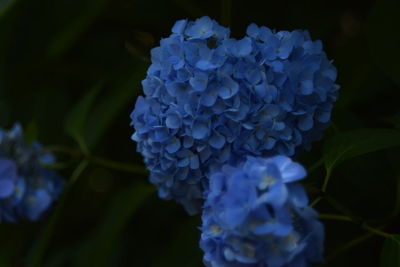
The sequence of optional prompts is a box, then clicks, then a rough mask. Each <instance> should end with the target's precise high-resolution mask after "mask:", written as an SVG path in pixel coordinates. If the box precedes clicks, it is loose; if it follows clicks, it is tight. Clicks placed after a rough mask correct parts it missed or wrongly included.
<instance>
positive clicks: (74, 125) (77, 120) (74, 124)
mask: <svg viewBox="0 0 400 267" xmlns="http://www.w3.org/2000/svg"><path fill="white" fill-rule="evenodd" d="M103 84H104V83H103V82H99V83H98V84H97V85H95V86H94V88H92V89H91V90H89V91H88V92H87V93H86V94H85V95H84V96H83V97H82V99H81V100H80V101H79V102H78V103H77V104H76V105H75V106H74V107H73V108H72V109H71V111H70V112H69V114H68V115H67V118H66V120H65V130H66V132H67V133H68V134H69V135H70V136H71V137H72V138H74V139H75V141H76V142H77V143H78V144H79V146H80V147H81V149H82V150H83V151H84V152H87V151H86V150H87V148H86V145H85V143H86V142H85V140H84V137H83V132H84V129H85V124H86V122H87V119H88V116H89V112H90V110H91V108H92V106H93V102H94V100H95V99H96V96H97V94H98V93H99V91H100V90H101V88H102V87H103Z"/></svg>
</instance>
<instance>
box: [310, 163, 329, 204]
mask: <svg viewBox="0 0 400 267" xmlns="http://www.w3.org/2000/svg"><path fill="white" fill-rule="evenodd" d="M331 175H332V168H326V175H325V178H324V183H323V184H322V188H321V194H325V192H326V189H327V187H328V183H329V179H330V178H331ZM321 200H322V196H319V197H317V198H316V199H315V200H314V201H313V202H312V203H311V207H313V206H315V205H317V204H318V202H320V201H321Z"/></svg>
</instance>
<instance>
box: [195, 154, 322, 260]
mask: <svg viewBox="0 0 400 267" xmlns="http://www.w3.org/2000/svg"><path fill="white" fill-rule="evenodd" d="M305 175H306V171H305V169H304V168H303V167H302V166H301V165H300V164H298V163H294V162H292V160H291V159H290V158H288V157H285V156H275V157H271V158H267V159H263V158H258V157H257V158H256V157H250V156H249V157H247V159H246V161H245V162H244V163H240V164H239V165H238V166H237V167H233V166H230V165H224V166H223V167H222V169H221V171H219V172H215V173H213V174H212V175H211V176H210V188H209V191H207V192H206V195H207V200H206V202H205V206H204V212H203V217H202V220H203V226H202V235H201V241H200V246H201V248H202V249H203V250H204V252H205V255H204V262H205V264H206V265H207V266H212V267H219V266H254V267H256V266H265V267H267V266H268V267H281V266H285V267H286V266H287V267H290V266H292V267H300V266H304V267H305V266H309V265H310V263H312V262H319V261H321V260H322V253H323V240H324V229H323V226H322V224H321V223H320V222H319V221H317V213H316V212H315V211H314V210H313V209H312V208H311V207H309V206H308V199H307V195H306V193H305V191H304V190H303V188H302V187H301V185H298V184H294V183H293V182H295V181H298V180H300V179H303V178H304V177H305Z"/></svg>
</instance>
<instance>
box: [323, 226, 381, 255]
mask: <svg viewBox="0 0 400 267" xmlns="http://www.w3.org/2000/svg"><path fill="white" fill-rule="evenodd" d="M372 236H374V234H373V233H371V232H368V233H366V234H364V235H362V236H359V237H356V238H354V239H352V240H350V241H349V242H347V243H345V244H344V245H343V246H340V247H339V248H337V249H336V250H334V251H333V252H332V253H330V254H329V255H328V256H327V257H326V260H327V261H331V260H332V259H334V258H336V257H337V256H338V255H340V254H341V253H343V252H345V251H346V250H349V249H351V248H352V247H355V246H357V245H358V244H360V243H362V242H363V241H365V240H367V239H368V238H371V237H372Z"/></svg>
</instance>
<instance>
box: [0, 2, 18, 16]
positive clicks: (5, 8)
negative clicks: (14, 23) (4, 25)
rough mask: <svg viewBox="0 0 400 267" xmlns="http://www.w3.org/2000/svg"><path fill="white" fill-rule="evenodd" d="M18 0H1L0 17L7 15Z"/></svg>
mask: <svg viewBox="0 0 400 267" xmlns="http://www.w3.org/2000/svg"><path fill="white" fill-rule="evenodd" d="M17 1H18V0H1V1H0V18H1V17H2V16H3V15H5V14H6V13H7V12H8V11H9V10H10V9H11V8H12V7H13V6H14V5H15V3H16V2H17Z"/></svg>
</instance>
